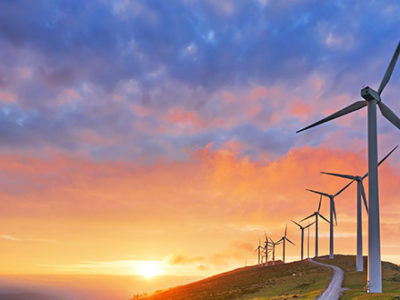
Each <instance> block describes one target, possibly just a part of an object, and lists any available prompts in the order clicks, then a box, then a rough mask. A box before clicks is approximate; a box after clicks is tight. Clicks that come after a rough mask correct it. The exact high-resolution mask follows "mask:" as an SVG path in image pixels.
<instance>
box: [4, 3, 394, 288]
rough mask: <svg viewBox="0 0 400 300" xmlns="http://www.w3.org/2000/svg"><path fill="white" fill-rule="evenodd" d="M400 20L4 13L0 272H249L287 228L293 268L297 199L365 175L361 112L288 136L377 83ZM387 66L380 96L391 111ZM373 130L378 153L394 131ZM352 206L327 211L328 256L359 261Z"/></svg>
mask: <svg viewBox="0 0 400 300" xmlns="http://www.w3.org/2000/svg"><path fill="white" fill-rule="evenodd" d="M399 15H400V4H399V3H398V2H397V1H385V2H382V1H351V2H349V1H316V0H315V1H300V0H290V1H284V2H283V1H268V0H246V1H245V0H243V1H240V0H238V1H227V0H219V1H212V0H204V1H196V0H181V1H176V0H170V1H139V0H136V1H129V0H113V1H105V0H98V1H88V2H84V3H82V1H75V0H68V1H65V0H64V1H41V0H38V1H28V0H26V1H7V0H6V1H1V2H0V56H1V58H2V59H1V60H0V162H1V163H0V165H1V168H0V228H1V229H0V249H2V250H1V255H0V274H3V276H16V275H18V276H20V275H24V276H25V275H32V276H33V275H44V274H58V275H60V276H64V275H65V276H67V275H68V276H70V275H71V274H75V275H83V274H86V275H90V274H96V275H99V274H100V275H110V276H111V275H113V276H114V275H120V276H126V275H128V276H130V275H132V276H136V275H138V276H141V277H146V276H145V275H146V272H145V271H144V270H146V269H147V270H148V269H149V268H150V269H151V268H153V269H152V270H153V273H154V274H153V275H156V274H160V275H161V274H162V275H168V276H181V277H183V278H185V277H186V278H189V277H190V278H192V277H205V276H209V275H212V274H216V273H219V272H221V271H223V270H229V269H232V268H234V267H238V266H243V265H245V264H248V265H249V264H254V263H255V262H256V259H257V254H256V252H255V251H254V250H255V248H256V247H257V245H258V240H259V239H264V232H266V233H267V234H268V235H270V236H271V237H272V238H273V239H279V238H280V237H281V236H282V234H283V231H284V227H285V224H288V237H289V238H290V239H291V240H292V241H293V242H294V243H295V244H296V245H297V246H296V247H292V246H291V245H289V246H288V247H287V249H286V251H287V252H286V253H287V255H288V257H287V260H296V259H298V258H299V254H300V249H299V242H300V239H299V237H300V232H299V230H298V229H297V228H296V227H295V225H293V224H290V220H291V219H293V220H297V221H298V220H300V219H302V218H304V217H306V216H308V215H309V214H311V213H312V212H313V211H315V209H316V208H317V205H318V200H319V198H318V196H317V195H313V194H311V193H309V192H307V191H306V190H305V189H306V188H311V189H315V190H321V191H324V192H328V193H334V192H336V191H338V190H339V189H340V188H341V187H342V186H344V185H345V184H346V183H347V181H346V180H345V179H340V178H331V177H328V176H325V175H321V174H320V173H319V172H320V171H331V172H341V173H348V174H354V175H358V174H360V175H361V174H363V173H364V172H366V170H367V161H366V158H367V148H366V145H367V144H366V142H367V140H366V139H367V135H366V133H367V130H366V129H367V128H366V126H367V124H366V110H365V109H364V110H361V111H357V112H356V113H353V114H351V115H348V116H345V117H343V118H340V119H339V120H335V121H332V122H330V123H328V124H325V125H322V126H319V127H317V128H315V129H310V130H309V131H306V132H303V133H299V134H296V130H298V129H300V128H302V127H304V126H306V125H309V124H310V123H312V122H314V121H316V120H319V119H320V118H322V117H324V116H326V115H327V114H329V113H332V112H334V111H336V110H338V109H341V108H343V107H344V106H346V105H349V104H351V103H352V102H354V101H357V100H360V90H361V88H362V87H364V86H366V85H369V86H371V87H372V88H375V89H377V87H378V86H379V83H380V80H381V78H382V77H383V74H384V72H385V70H386V67H387V65H388V63H389V61H390V59H391V56H392V54H393V52H394V50H395V48H396V46H397V43H398V42H399V40H400V34H399V30H398V28H400V18H399ZM399 68H400V66H397V69H395V70H394V73H393V76H392V79H391V81H390V82H389V84H388V86H387V87H386V88H385V91H384V92H383V94H382V96H383V99H384V102H385V104H387V105H388V106H389V107H390V108H391V109H392V110H393V111H395V112H396V113H397V114H400V105H399V102H398V101H399V100H398V98H397V97H396V91H398V89H400V71H399ZM378 133H379V138H378V156H379V157H383V156H384V155H385V154H386V153H387V152H388V151H390V149H392V148H393V147H394V146H396V145H397V144H398V143H399V140H400V139H399V138H400V132H399V131H398V129H396V128H395V127H394V126H393V125H392V124H390V123H389V122H388V121H387V120H386V119H384V118H383V117H382V116H381V115H380V114H379V113H378ZM398 152H399V150H397V151H395V152H394V153H393V154H392V156H391V157H390V158H389V159H388V160H387V161H385V163H384V164H383V165H382V166H381V167H380V173H379V176H380V177H379V188H380V205H381V206H380V207H381V211H380V216H381V235H382V244H381V249H382V258H383V259H384V260H389V261H392V262H395V263H397V264H400V256H399V255H398V253H399V251H400V221H399V220H400V202H399V200H398V197H397V195H398V194H399V193H400V186H399V185H398V182H399V180H400V171H399V170H400V153H398ZM365 186H366V188H367V181H366V182H365ZM355 196H356V187H355V185H354V184H353V185H352V186H351V187H350V188H349V189H348V190H346V191H345V192H343V194H342V195H341V196H340V197H338V198H337V200H336V210H337V213H338V226H337V227H335V251H336V252H337V253H346V254H355V246H356V241H355V226H356V225H355V224H356V223H355V221H356V215H355V212H356V206H355V205H356V203H355ZM322 213H323V214H324V215H326V216H328V215H329V214H328V203H327V200H326V199H323V203H322ZM363 217H364V253H365V254H366V253H367V252H366V248H367V235H366V229H367V227H366V226H367V223H366V218H367V215H366V214H365V212H364V214H363ZM328 229H329V228H328V225H327V224H326V225H325V224H323V225H322V226H321V228H320V230H321V232H320V242H321V246H320V251H321V252H322V253H323V254H326V253H328V242H329V241H328ZM310 235H311V240H312V241H313V236H314V233H313V230H311V232H310ZM312 245H313V244H312ZM312 245H311V246H312ZM311 249H313V247H311ZM277 251H278V252H277V253H279V255H280V251H281V250H280V249H278V250H277ZM310 251H311V254H313V250H310ZM279 255H278V257H279ZM154 266H155V267H154ZM154 287H155V288H157V287H158V286H156V285H154ZM133 292H141V291H140V290H138V291H135V290H133V291H132V293H133Z"/></svg>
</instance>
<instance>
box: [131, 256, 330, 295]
mask: <svg viewBox="0 0 400 300" xmlns="http://www.w3.org/2000/svg"><path fill="white" fill-rule="evenodd" d="M293 274H296V276H293ZM331 276H332V271H331V270H330V269H328V268H324V267H319V266H316V265H313V264H311V263H309V262H307V261H302V262H294V263H288V264H285V265H275V266H269V267H258V266H252V267H245V268H240V269H236V270H233V271H230V272H226V273H222V274H219V275H216V276H213V277H209V278H206V279H203V280H200V281H197V282H194V283H191V284H187V285H184V286H178V287H175V288H171V289H169V290H166V291H163V292H158V293H156V294H154V295H152V296H148V297H141V298H139V299H146V300H159V299H163V300H168V299H174V300H183V299H190V300H197V299H204V300H206V299H210V300H219V299H221V300H222V299H243V300H245V299H246V300H250V299H252V300H261V299H287V298H292V297H293V296H297V297H298V298H301V299H314V297H315V296H318V295H319V294H321V293H322V291H323V290H325V288H326V287H327V286H328V284H329V281H330V278H331Z"/></svg>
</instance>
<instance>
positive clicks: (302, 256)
mask: <svg viewBox="0 0 400 300" xmlns="http://www.w3.org/2000/svg"><path fill="white" fill-rule="evenodd" d="M292 222H293V223H294V224H296V225H297V226H299V228H300V230H301V252H300V253H301V260H303V258H304V255H303V244H304V229H306V228H308V227H310V226H311V225H312V224H314V223H315V222H312V223H310V224H308V225H306V226H304V227H303V226H301V225H300V224H299V223H297V222H295V221H293V220H292Z"/></svg>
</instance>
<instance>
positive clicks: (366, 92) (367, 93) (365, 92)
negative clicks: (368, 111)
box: [361, 86, 381, 102]
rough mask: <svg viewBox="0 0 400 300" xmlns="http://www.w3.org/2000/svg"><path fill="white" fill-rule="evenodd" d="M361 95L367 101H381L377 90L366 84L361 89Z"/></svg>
mask: <svg viewBox="0 0 400 300" xmlns="http://www.w3.org/2000/svg"><path fill="white" fill-rule="evenodd" d="M361 97H363V98H364V99H365V100H367V101H372V100H376V101H377V102H379V101H381V96H379V94H378V92H377V91H375V90H373V89H372V88H370V87H369V86H366V87H365V88H363V89H361Z"/></svg>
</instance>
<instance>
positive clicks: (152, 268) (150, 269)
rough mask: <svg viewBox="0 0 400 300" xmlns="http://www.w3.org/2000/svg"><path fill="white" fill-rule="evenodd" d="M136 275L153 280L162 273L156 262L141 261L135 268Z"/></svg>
mask: <svg viewBox="0 0 400 300" xmlns="http://www.w3.org/2000/svg"><path fill="white" fill-rule="evenodd" d="M137 273H138V274H139V275H140V276H143V277H145V278H153V277H154V276H157V275H160V274H161V273H162V268H161V265H160V263H159V262H158V261H141V262H140V263H139V265H138V266H137Z"/></svg>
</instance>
